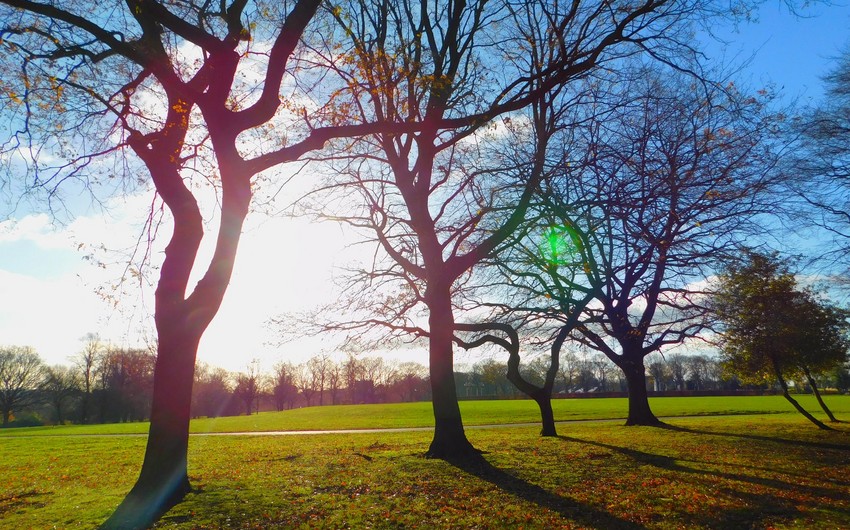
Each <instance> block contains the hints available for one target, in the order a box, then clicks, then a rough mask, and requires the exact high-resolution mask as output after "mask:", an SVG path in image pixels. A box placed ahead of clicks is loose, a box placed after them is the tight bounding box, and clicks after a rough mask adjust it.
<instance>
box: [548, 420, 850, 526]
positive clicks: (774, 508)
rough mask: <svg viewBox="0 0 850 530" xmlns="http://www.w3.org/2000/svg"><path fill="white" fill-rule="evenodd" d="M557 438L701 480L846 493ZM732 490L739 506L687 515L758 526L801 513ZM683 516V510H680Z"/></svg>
mask: <svg viewBox="0 0 850 530" xmlns="http://www.w3.org/2000/svg"><path fill="white" fill-rule="evenodd" d="M558 438H559V439H561V440H564V441H568V442H575V443H580V444H586V445H590V446H593V447H599V448H603V449H607V450H609V451H612V452H616V453H620V454H622V455H624V456H627V457H629V458H631V459H632V460H634V461H635V462H637V463H639V464H643V465H650V466H653V467H657V468H659V469H664V470H666V471H671V472H673V473H678V474H681V475H683V476H692V477H694V478H695V479H697V480H704V479H705V477H712V478H714V479H721V480H727V481H734V482H740V483H744V484H752V485H758V486H763V487H767V488H773V489H775V490H777V491H783V492H784V491H787V490H797V491H800V492H802V493H804V494H805V495H806V496H808V497H810V498H816V497H826V498H829V499H833V500H837V501H841V500H843V499H844V498H845V497H846V494H845V493H844V492H843V491H839V489H840V488H838V489H830V488H825V487H819V486H806V485H800V484H793V483H791V482H787V481H783V480H778V479H774V478H767V477H758V476H753V475H747V474H742V473H730V472H726V471H718V470H711V469H704V468H694V467H689V466H686V465H683V464H682V463H681V462H692V463H695V464H707V465H718V464H716V463H713V462H703V461H698V460H689V459H681V458H673V457H669V456H665V455H658V454H654V453H647V452H644V451H638V450H637V449H631V448H628V447H621V446H617V445H611V444H606V443H603V442H597V441H593V440H583V439H581V438H571V437H568V436H558ZM729 493H730V494H732V493H734V495H735V496H736V497H738V498H739V499H740V500H741V501H742V502H741V504H742V507H741V508H731V509H726V510H723V511H714V512H711V513H707V514H704V515H698V514H688V515H687V516H688V517H691V518H693V519H694V520H693V523H694V524H697V525H707V526H709V527H712V528H716V527H722V528H757V527H763V526H765V524H766V523H768V522H769V520H770V519H771V518H774V517H778V518H783V519H793V518H796V517H799V516H800V515H802V514H801V512H800V510H799V507H798V506H797V505H796V504H795V503H794V502H791V501H789V499H787V498H783V497H782V496H779V495H772V494H765V493H754V492H749V491H744V490H742V489H738V490H735V491H734V492H732V491H730V492H729ZM683 516H684V514H683Z"/></svg>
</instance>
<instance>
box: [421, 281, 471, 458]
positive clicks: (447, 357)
mask: <svg viewBox="0 0 850 530" xmlns="http://www.w3.org/2000/svg"><path fill="white" fill-rule="evenodd" d="M435 290H436V289H435V288H434V287H431V286H429V294H428V296H426V299H427V301H428V309H429V311H430V315H429V318H428V322H429V327H430V337H429V344H428V350H429V360H430V365H431V366H430V373H431V392H432V399H431V404H432V406H433V409H434V439H433V440H432V441H431V446H430V447H429V448H428V452H427V453H425V455H426V456H427V457H429V458H443V459H447V460H451V459H457V458H461V459H463V458H466V457H469V456H473V455H479V454H480V453H479V451H477V450H476V449H475V448H474V447H473V446H472V444H471V443H469V440H467V438H466V433H465V432H464V430H463V422H462V420H461V417H460V406H459V405H458V400H457V388H456V386H455V377H454V352H453V350H452V338H453V336H454V318H453V315H452V307H451V298H450V294H449V290H448V288H445V289H440V291H444V292H439V293H438V294H437V295H435V294H434V291H435Z"/></svg>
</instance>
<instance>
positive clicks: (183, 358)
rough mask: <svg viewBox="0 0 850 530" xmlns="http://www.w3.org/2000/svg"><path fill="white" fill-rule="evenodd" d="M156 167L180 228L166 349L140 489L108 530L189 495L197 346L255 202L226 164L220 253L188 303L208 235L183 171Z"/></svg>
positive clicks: (172, 255)
mask: <svg viewBox="0 0 850 530" xmlns="http://www.w3.org/2000/svg"><path fill="white" fill-rule="evenodd" d="M149 167H150V166H149ZM151 169H152V170H151V174H152V176H153V177H154V180H155V181H156V182H157V189H158V190H159V192H160V194H161V195H162V197H163V200H164V201H165V202H166V204H167V205H168V207H169V209H170V210H171V212H172V214H173V216H174V229H173V232H172V236H171V240H170V241H169V244H168V246H167V247H166V250H165V260H164V261H163V264H162V269H161V272H160V278H159V282H158V284H157V289H156V314H155V316H154V320H155V322H156V328H157V337H158V340H159V344H158V350H157V358H156V364H155V366H154V390H153V401H152V407H151V424H150V431H149V434H148V443H147V447H146V450H145V458H144V462H143V464H142V469H141V472H140V473H139V478H138V479H137V481H136V484H135V485H134V486H133V488H132V490H130V493H129V494H127V496H126V497H125V498H124V500H123V501H122V502H121V504H120V505H119V506H118V508H117V509H116V510H115V512H114V513H113V514H112V515H111V516H110V517H109V519H108V520H107V521H106V522H105V523H104V524H103V525H102V526H101V528H103V529H110V530H112V529H122V530H124V529H142V528H148V527H150V526H151V525H152V524H153V523H154V522H155V521H156V520H157V519H158V518H159V517H160V516H161V515H162V514H164V513H165V512H166V511H168V510H169V509H170V508H171V507H172V506H174V505H175V504H176V503H178V502H179V501H180V500H181V499H182V498H183V497H184V496H185V495H186V494H187V493H188V492H189V491H190V485H189V477H188V473H187V454H188V445H189V419H190V415H191V405H192V384H193V383H194V375H195V359H196V357H197V353H198V344H199V342H200V339H201V336H202V335H203V332H204V331H205V330H206V328H207V327H208V326H209V324H210V322H211V321H212V318H213V317H214V316H215V314H216V313H217V312H218V309H219V307H220V306H221V302H222V300H223V298H224V293H225V291H226V289H227V284H228V283H229V281H230V277H231V276H232V273H233V265H234V260H235V256H236V248H237V246H238V243H239V236H240V234H241V231H242V223H243V222H244V220H245V217H246V216H247V213H248V206H249V203H250V198H251V194H250V184H249V181H248V180H247V179H234V178H233V177H234V175H230V178H227V175H228V173H227V172H226V170H225V167H224V166H222V182H223V183H225V182H226V184H225V185H224V188H223V197H222V210H221V221H220V225H219V233H218V237H217V240H216V248H215V252H214V254H213V257H212V259H211V261H210V264H209V267H208V269H207V271H206V274H205V275H204V277H203V278H202V279H201V280H200V281H199V282H198V284H197V286H196V287H195V289H194V291H193V292H192V293H191V294H190V295H189V296H188V297H187V296H186V292H187V286H188V280H189V276H190V274H191V272H192V268H193V266H194V264H195V259H196V256H197V251H198V248H199V247H200V243H201V240H202V238H203V233H204V232H203V224H202V218H201V213H200V210H199V209H198V205H197V202H196V201H195V199H194V197H193V196H192V194H191V193H190V192H189V190H188V189H187V188H186V187H185V185H184V183H183V181H182V179H181V178H180V175H179V173H178V172H176V171H172V172H171V173H169V172H168V171H167V170H164V171H163V173H157V172H156V171H155V168H151ZM169 177H170V178H169Z"/></svg>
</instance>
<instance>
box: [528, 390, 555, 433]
mask: <svg viewBox="0 0 850 530" xmlns="http://www.w3.org/2000/svg"><path fill="white" fill-rule="evenodd" d="M534 401H535V402H537V406H538V407H539V408H540V420H541V423H542V429H541V430H540V436H558V431H557V430H556V429H555V413H554V412H553V411H552V396H551V395H550V394H546V393H545V392H541V395H540V396H539V397H535V398H534Z"/></svg>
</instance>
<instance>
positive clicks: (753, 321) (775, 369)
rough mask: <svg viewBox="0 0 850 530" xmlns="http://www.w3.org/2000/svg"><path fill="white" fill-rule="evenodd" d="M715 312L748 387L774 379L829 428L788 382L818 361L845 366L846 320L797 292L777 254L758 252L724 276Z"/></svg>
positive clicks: (732, 362)
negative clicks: (811, 410) (791, 377)
mask: <svg viewBox="0 0 850 530" xmlns="http://www.w3.org/2000/svg"><path fill="white" fill-rule="evenodd" d="M713 309H714V311H715V312H716V314H717V316H718V318H719V320H720V322H721V323H722V338H721V347H722V355H723V357H724V362H725V367H726V369H727V370H729V371H730V372H731V373H733V374H735V375H737V376H738V377H740V378H741V380H742V381H744V382H752V383H762V382H765V381H769V380H771V379H775V380H776V382H777V383H779V385H780V387H781V388H782V393H783V395H784V396H785V399H787V400H788V401H789V402H790V403H791V404H792V405H793V406H794V408H795V409H797V411H798V412H800V414H802V415H803V416H805V417H806V418H807V419H808V420H809V421H811V422H812V423H814V424H815V425H817V426H818V427H820V428H821V429H829V427H827V426H826V425H825V424H824V423H823V422H821V421H820V420H818V419H817V418H815V417H814V416H812V415H811V414H810V413H809V412H808V411H806V410H805V409H804V408H803V407H802V406H801V405H800V404H799V403H798V402H797V401H796V400H795V399H794V398H792V397H791V395H790V393H789V391H788V383H787V380H786V378H787V377H788V375H789V374H793V373H795V372H796V373H800V372H801V371H802V372H805V371H809V372H811V370H810V369H809V368H808V365H809V363H811V362H812V361H813V360H815V359H817V360H818V361H821V360H822V361H823V364H820V362H819V364H818V367H819V369H826V366H828V365H829V362H830V361H828V359H832V361H831V362H832V363H833V364H832V366H835V365H837V364H841V363H842V362H844V360H845V359H846V356H847V350H848V345H849V344H848V331H850V328H849V327H848V324H847V322H846V320H845V319H844V318H845V317H846V315H842V313H841V312H839V311H838V310H836V309H835V308H831V307H830V306H828V305H826V304H824V303H822V302H819V301H818V300H816V299H815V297H814V296H813V295H812V294H811V293H810V292H807V291H800V290H797V288H796V280H795V279H794V275H793V274H792V273H791V272H790V270H789V267H788V264H787V263H786V262H784V261H782V260H780V259H779V257H778V256H777V255H775V254H773V255H765V254H759V253H757V252H753V251H747V252H746V253H745V254H744V257H743V260H741V261H740V262H735V263H732V264H730V265H729V266H728V267H727V269H726V271H725V272H724V273H723V274H722V275H721V276H720V278H719V287H718V290H717V292H716V294H715V295H714V297H713ZM804 367H805V369H804ZM812 381H813V380H812ZM815 388H816V385H815V386H814V387H813V389H815ZM820 401H821V403H823V401H822V400H820ZM823 406H824V407H825V405H823Z"/></svg>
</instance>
